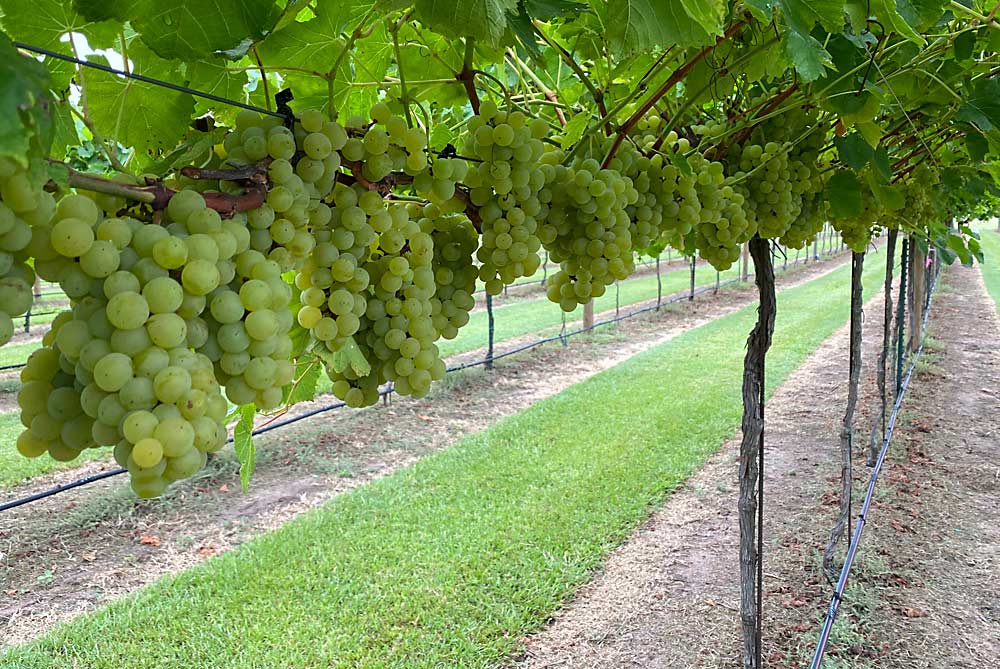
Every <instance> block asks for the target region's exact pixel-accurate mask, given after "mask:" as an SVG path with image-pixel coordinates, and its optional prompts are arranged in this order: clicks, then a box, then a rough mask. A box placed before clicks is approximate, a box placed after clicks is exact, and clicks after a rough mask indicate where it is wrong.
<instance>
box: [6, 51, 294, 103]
mask: <svg viewBox="0 0 1000 669" xmlns="http://www.w3.org/2000/svg"><path fill="white" fill-rule="evenodd" d="M14 46H15V47H17V48H18V49H23V50H25V51H31V52H32V53H37V54H39V55H41V56H47V57H49V58H55V59H57V60H63V61H66V62H67V63H75V64H76V65H82V66H83V67H90V68H93V69H95V70H101V71H102V72H106V73H108V74H114V75H116V76H119V77H126V78H128V79H135V80H136V81H141V82H143V83H147V84H152V85H154V86H160V87H162V88H169V89H170V90H173V91H177V92H178V93H188V94H189V95H194V96H197V97H200V98H205V99H206V100H212V101H213V102H220V103H222V104H225V105H230V106H233V107H239V108H240V109H246V110H248V111H254V112H257V113H258V114H267V115H268V116H276V117H278V118H282V119H283V118H285V115H284V114H282V113H280V112H275V111H271V110H270V109H264V108H263V107H256V106H254V105H251V104H247V103H245V102H240V101H239V100H230V99H229V98H224V97H222V96H220V95H214V94H212V93H206V92H204V91H199V90H196V89H194V88H189V87H188V86H182V85H180V84H174V83H171V82H169V81H163V80H161V79H154V78H153V77H147V76H145V75H142V74H136V73H135V72H126V71H125V70H119V69H116V68H113V67H111V66H110V65H102V64H101V63H95V62H91V61H89V60H83V59H81V58H74V57H73V56H68V55H66V54H63V53H59V52H58V51H52V50H51V49H44V48H42V47H40V46H33V45H31V44H25V43H24V42H14Z"/></svg>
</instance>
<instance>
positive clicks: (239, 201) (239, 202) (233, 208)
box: [46, 161, 267, 218]
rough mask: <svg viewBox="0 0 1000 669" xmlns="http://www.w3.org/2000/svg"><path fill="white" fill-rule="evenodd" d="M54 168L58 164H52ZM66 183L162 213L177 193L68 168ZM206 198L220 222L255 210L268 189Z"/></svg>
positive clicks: (153, 182) (252, 186)
mask: <svg viewBox="0 0 1000 669" xmlns="http://www.w3.org/2000/svg"><path fill="white" fill-rule="evenodd" d="M54 162H55V163H56V164H61V163H58V161H54ZM65 167H66V171H67V183H68V185H69V186H70V187H72V188H82V189H84V190H89V191H93V192H95V193H104V194H105V195H113V196H115V197H120V198H124V199H126V200H131V201H133V202H142V203H144V204H148V205H150V206H151V207H152V209H153V210H154V211H162V210H163V209H166V208H167V204H168V203H169V202H170V199H171V198H172V197H173V196H174V194H175V193H176V192H177V191H175V190H173V189H171V188H167V187H166V186H165V185H164V184H163V181H162V180H160V179H150V178H147V179H146V185H144V186H138V185H134V184H127V183H120V182H118V181H112V180H111V179H105V178H104V177H99V176H96V175H94V174H85V173H83V172H78V171H77V170H74V169H73V168H71V167H69V166H68V165H67V166H65ZM46 187H47V188H48V189H50V190H56V189H57V188H58V186H57V185H56V184H55V183H54V182H52V181H50V182H49V183H48V184H47V185H46ZM201 196H202V197H203V198H205V205H206V206H207V207H208V208H209V209H214V210H215V211H217V212H219V214H221V215H222V217H223V218H231V217H232V216H234V215H235V214H237V213H238V212H241V211H250V210H253V209H258V208H260V206H261V205H262V204H264V201H265V200H266V199H267V188H266V186H265V185H264V184H263V183H259V182H254V181H251V182H250V183H249V184H248V185H247V188H246V191H245V192H244V193H243V194H242V195H230V194H229V193H215V192H209V193H202V194H201Z"/></svg>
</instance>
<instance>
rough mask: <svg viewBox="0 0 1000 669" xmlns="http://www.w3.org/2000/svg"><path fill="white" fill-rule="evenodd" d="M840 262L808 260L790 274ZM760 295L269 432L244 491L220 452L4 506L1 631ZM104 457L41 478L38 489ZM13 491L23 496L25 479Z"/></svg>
mask: <svg viewBox="0 0 1000 669" xmlns="http://www.w3.org/2000/svg"><path fill="white" fill-rule="evenodd" d="M835 266H836V264H835V263H820V264H816V265H812V264H810V265H809V266H807V267H803V268H802V269H801V271H798V272H796V274H795V276H794V279H793V277H791V276H789V277H788V279H789V280H788V281H786V282H784V284H783V285H784V286H786V287H787V286H791V285H794V284H795V283H801V282H803V281H806V280H808V279H810V278H815V277H816V276H818V275H821V274H824V273H826V272H828V271H831V270H832V269H833V268H834V267H835ZM752 299H753V293H752V290H750V289H749V288H748V287H742V288H740V289H734V290H728V291H723V292H721V293H720V294H719V295H718V296H715V297H709V298H706V299H704V300H703V301H696V302H694V303H683V304H681V305H679V306H677V307H676V308H674V309H670V310H664V311H661V312H659V313H653V314H650V315H649V316H648V317H645V318H637V319H635V320H633V321H628V322H623V323H621V324H620V325H619V326H618V327H616V328H609V329H606V330H601V331H599V332H598V334H596V335H595V336H594V337H592V338H589V339H587V338H579V339H575V340H571V341H572V343H571V344H570V346H569V347H568V348H562V347H560V346H559V345H558V344H553V345H551V346H548V347H544V348H541V349H537V350H535V351H534V352H532V353H530V354H527V355H524V356H520V357H518V358H514V359H511V360H510V362H508V363H506V364H504V365H502V366H500V367H499V371H498V372H496V373H489V372H484V371H481V370H479V371H470V372H468V373H465V374H459V375H453V376H451V377H449V380H448V381H446V382H445V383H444V384H443V385H442V386H441V387H440V388H439V389H438V390H437V391H435V392H434V393H433V394H432V395H431V396H430V397H428V398H426V399H424V400H402V399H398V398H397V399H395V400H394V401H393V402H392V403H391V404H389V405H388V406H379V407H373V408H371V409H367V410H364V411H356V412H346V411H345V412H334V413H331V414H328V415H326V416H324V417H323V418H320V419H314V420H311V421H305V422H303V423H299V424H297V425H296V426H294V427H290V428H287V429H285V430H281V431H279V432H275V433H273V434H274V435H275V436H274V437H272V438H268V437H262V438H260V439H259V442H258V448H259V449H260V450H259V455H258V460H259V462H258V469H257V473H256V474H255V476H254V481H253V484H252V487H251V490H250V492H249V494H245V495H244V494H242V493H241V492H240V491H239V483H238V477H237V475H236V470H237V468H236V465H235V463H234V461H233V460H232V458H219V459H218V460H216V461H215V462H214V464H213V465H212V466H211V467H210V468H209V469H208V470H207V471H206V472H205V473H203V474H202V475H200V476H199V477H198V479H197V480H195V481H193V482H191V483H187V484H182V485H178V486H177V487H176V490H174V491H173V492H171V493H170V494H168V495H167V496H166V497H164V498H163V499H160V500H155V501H150V502H140V501H137V500H136V499H134V497H133V496H132V495H131V493H130V492H129V491H128V490H127V486H126V485H125V481H124V480H122V479H117V480H111V481H108V482H102V483H98V484H95V485H92V486H89V487H87V488H85V489H82V490H79V491H76V492H73V493H69V494H66V495H61V496H57V497H54V498H51V499H48V500H45V501H42V502H39V503H36V504H32V505H29V506H26V507H21V508H19V509H15V510H13V511H11V512H7V513H5V514H3V516H2V517H0V518H2V525H0V626H2V627H3V628H4V637H3V638H4V641H5V642H7V643H17V642H20V641H24V640H27V639H29V638H33V637H35V636H37V635H39V634H41V633H43V632H44V631H46V629H47V628H48V627H50V626H51V625H52V624H54V623H55V622H57V621H59V620H63V619H66V618H69V617H72V616H74V615H77V614H79V613H82V612H84V611H87V610H91V609H93V608H94V607H96V606H97V605H99V604H101V603H103V602H106V601H108V600H109V599H112V598H114V597H117V596H120V595H122V594H124V593H126V592H129V591H131V590H133V589H135V588H137V587H139V586H141V585H143V584H144V583H148V582H149V581H151V580H153V579H155V578H157V577H159V576H161V575H163V574H164V573H168V572H171V571H176V570H179V569H183V568H186V567H189V566H191V565H193V564H195V563H197V562H199V561H201V560H204V559H205V558H207V557H209V556H211V555H214V554H217V553H218V552H220V551H224V550H227V549H230V548H232V547H234V546H236V545H239V544H240V543H242V542H243V541H245V540H246V539H248V538H250V537H252V536H254V535H255V534H259V533H260V532H263V531H266V530H267V529H269V528H273V527H275V526H278V525H280V524H281V523H283V522H285V521H286V520H287V519H288V518H290V517H292V516H294V515H295V514H298V513H300V512H302V511H304V510H306V509H308V508H311V507H313V506H315V505H317V504H320V503H322V502H323V501H326V500H327V499H330V498H331V497H333V496H335V495H337V494H339V493H341V492H344V491H346V490H349V489H351V488H354V487H356V486H358V485H361V484H363V483H365V482H367V481H370V480H372V479H374V478H377V477H380V476H384V475H386V474H388V473H390V472H392V471H394V470H395V469H397V468H398V467H400V466H403V465H406V464H408V463H409V462H412V461H413V460H414V459H416V458H418V457H420V456H421V455H423V454H426V453H427V452H430V451H431V450H434V449H437V448H441V447H444V446H447V445H449V444H450V443H453V442H454V441H455V440H457V439H458V438H459V437H461V436H464V435H465V434H468V433H469V432H473V431H476V430H479V429H482V428H483V427H485V426H486V425H488V424H490V423H492V422H493V421H495V420H497V419H499V418H501V417H503V416H505V415H509V414H511V413H514V412H516V411H519V410H521V409H523V408H525V407H527V406H529V405H530V404H532V403H533V402H535V401H537V400H538V399H541V398H543V397H547V396H549V395H553V394H555V393H557V392H559V391H560V390H562V389H564V388H566V387H568V386H569V385H572V384H573V383H576V382H579V381H581V380H583V379H585V378H587V377H588V376H590V375H592V374H594V373H596V372H598V371H600V370H602V369H606V368H607V367H610V366H612V365H614V364H617V363H618V362H621V361H622V360H625V359H627V358H628V357H630V356H632V355H634V354H636V353H638V352H640V351H642V350H645V349H646V348H649V347H650V346H653V345H655V344H657V343H660V342H662V341H664V340H666V339H668V338H670V337H672V336H675V335H676V334H678V333H680V332H683V331H684V330H686V329H690V328H692V327H695V326H697V325H699V324H701V323H703V322H706V321H707V320H711V319H713V318H717V317H719V316H722V315H724V314H727V313H730V312H732V311H734V310H736V309H738V308H741V307H743V306H745V305H747V304H749V303H750V302H751V301H752ZM387 418H391V420H387ZM97 468H98V466H97V465H91V466H89V467H84V468H79V469H76V470H74V471H72V472H62V473H59V474H55V475H50V476H46V477H40V478H38V479H35V480H33V481H32V483H31V485H30V488H31V489H33V490H34V489H39V488H43V487H45V486H46V485H51V484H53V483H57V482H60V481H65V480H71V479H73V478H76V477H78V476H80V475H81V474H83V473H85V472H88V471H94V470H96V469H97ZM7 492H8V493H9V496H10V497H15V496H17V495H18V494H19V493H20V492H24V489H22V490H21V491H18V490H17V489H12V490H8V491H7ZM5 496H6V495H5Z"/></svg>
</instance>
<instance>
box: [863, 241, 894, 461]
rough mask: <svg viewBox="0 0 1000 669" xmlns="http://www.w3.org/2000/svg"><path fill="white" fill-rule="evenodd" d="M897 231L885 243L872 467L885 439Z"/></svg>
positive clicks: (872, 438)
mask: <svg viewBox="0 0 1000 669" xmlns="http://www.w3.org/2000/svg"><path fill="white" fill-rule="evenodd" d="M898 235H899V231H898V230H896V229H895V228H893V229H891V230H889V234H888V236H887V237H888V241H887V242H886V245H885V250H886V258H885V285H884V287H883V296H884V301H883V316H882V319H883V320H882V350H881V352H880V353H879V356H878V367H877V368H876V385H877V386H878V392H879V400H880V402H881V410H880V411H879V412H877V413H875V416H874V418H873V419H872V432H871V439H870V440H869V444H868V466H869V467H874V466H875V461H876V459H877V458H878V452H879V450H880V449H881V447H882V441H883V440H884V439H885V418H886V416H885V412H886V410H887V409H888V396H887V394H886V378H887V376H888V374H887V371H886V366H887V363H888V361H889V349H890V347H891V346H892V341H891V339H892V313H893V302H892V273H893V269H894V267H893V265H894V263H895V262H896V237H897V236H898Z"/></svg>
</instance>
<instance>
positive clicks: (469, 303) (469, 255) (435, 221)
mask: <svg viewBox="0 0 1000 669" xmlns="http://www.w3.org/2000/svg"><path fill="white" fill-rule="evenodd" d="M411 215H412V216H414V217H416V218H417V220H418V223H419V225H420V230H421V231H422V232H424V233H426V234H429V235H430V236H431V239H432V241H433V242H434V258H433V260H432V262H431V267H432V269H433V270H434V283H435V286H436V290H435V293H434V297H433V298H431V320H432V321H433V323H434V329H435V330H436V331H437V334H438V335H439V336H440V337H441V338H443V339H454V338H455V337H456V336H458V331H459V330H460V329H461V328H462V327H463V326H464V325H465V324H466V323H468V322H469V313H470V312H471V311H472V308H473V307H474V306H476V299H475V298H474V297H473V294H474V293H475V292H476V279H477V277H478V272H477V270H476V266H475V264H473V262H472V259H473V257H474V256H475V253H476V248H477V247H478V246H479V233H477V232H476V229H475V227H473V225H472V222H471V221H469V219H468V217H466V216H464V215H462V214H447V215H443V214H441V211H440V209H439V208H437V207H434V206H433V205H427V206H425V207H417V206H411ZM441 367H443V363H441Z"/></svg>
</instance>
